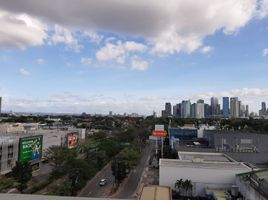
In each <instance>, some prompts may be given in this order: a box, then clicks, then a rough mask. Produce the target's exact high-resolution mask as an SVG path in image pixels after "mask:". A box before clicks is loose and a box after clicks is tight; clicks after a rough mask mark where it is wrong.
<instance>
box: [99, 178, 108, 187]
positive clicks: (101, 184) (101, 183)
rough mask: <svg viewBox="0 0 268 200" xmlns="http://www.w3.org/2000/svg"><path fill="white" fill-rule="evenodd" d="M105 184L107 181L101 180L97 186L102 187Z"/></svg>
mask: <svg viewBox="0 0 268 200" xmlns="http://www.w3.org/2000/svg"><path fill="white" fill-rule="evenodd" d="M106 184H107V179H105V178H104V179H101V180H100V182H99V186H104V185H106Z"/></svg>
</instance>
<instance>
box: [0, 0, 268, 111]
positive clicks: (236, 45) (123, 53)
mask: <svg viewBox="0 0 268 200" xmlns="http://www.w3.org/2000/svg"><path fill="white" fill-rule="evenodd" d="M267 35H268V0H224V1H222V0H187V1H185V0H167V1H162V0H147V1H144V0H135V1H133V0H76V1H71V0H56V1H55V0H46V1H41V0H23V1H20V0H8V1H7V0H0V69H1V72H0V96H2V97H3V110H5V111H9V110H13V111H15V112H19V111H28V112H70V113H81V112H87V113H104V114H107V113H108V112H109V111H110V110H111V111H113V112H115V113H124V112H127V113H132V112H138V113H140V114H151V113H152V112H153V110H155V111H157V112H158V113H160V110H161V109H163V107H164V102H166V101H170V102H171V103H173V104H174V103H178V102H180V101H181V100H182V99H190V100H192V101H196V100H197V99H198V98H203V99H205V101H207V102H208V101H209V97H211V96H217V97H219V98H221V97H222V96H226V95H227V96H238V97H239V98H240V99H241V100H242V101H243V102H244V103H245V104H249V106H250V111H257V109H259V107H260V102H261V101H266V102H267V103H268V78H267V75H268V65H267V64H268V38H267Z"/></svg>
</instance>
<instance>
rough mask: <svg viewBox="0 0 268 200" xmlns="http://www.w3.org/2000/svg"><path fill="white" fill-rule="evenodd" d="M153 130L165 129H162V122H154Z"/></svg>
mask: <svg viewBox="0 0 268 200" xmlns="http://www.w3.org/2000/svg"><path fill="white" fill-rule="evenodd" d="M154 130H156V131H163V130H165V129H164V125H162V124H155V125H154Z"/></svg>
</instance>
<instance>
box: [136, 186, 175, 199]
mask: <svg viewBox="0 0 268 200" xmlns="http://www.w3.org/2000/svg"><path fill="white" fill-rule="evenodd" d="M171 199H172V194H171V190H170V187H163V186H158V185H147V186H143V188H142V191H141V193H140V194H139V197H138V200H171Z"/></svg>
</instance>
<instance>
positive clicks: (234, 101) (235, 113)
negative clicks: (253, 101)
mask: <svg viewBox="0 0 268 200" xmlns="http://www.w3.org/2000/svg"><path fill="white" fill-rule="evenodd" d="M230 117H231V118H238V117H239V102H238V97H232V98H231V99H230Z"/></svg>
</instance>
